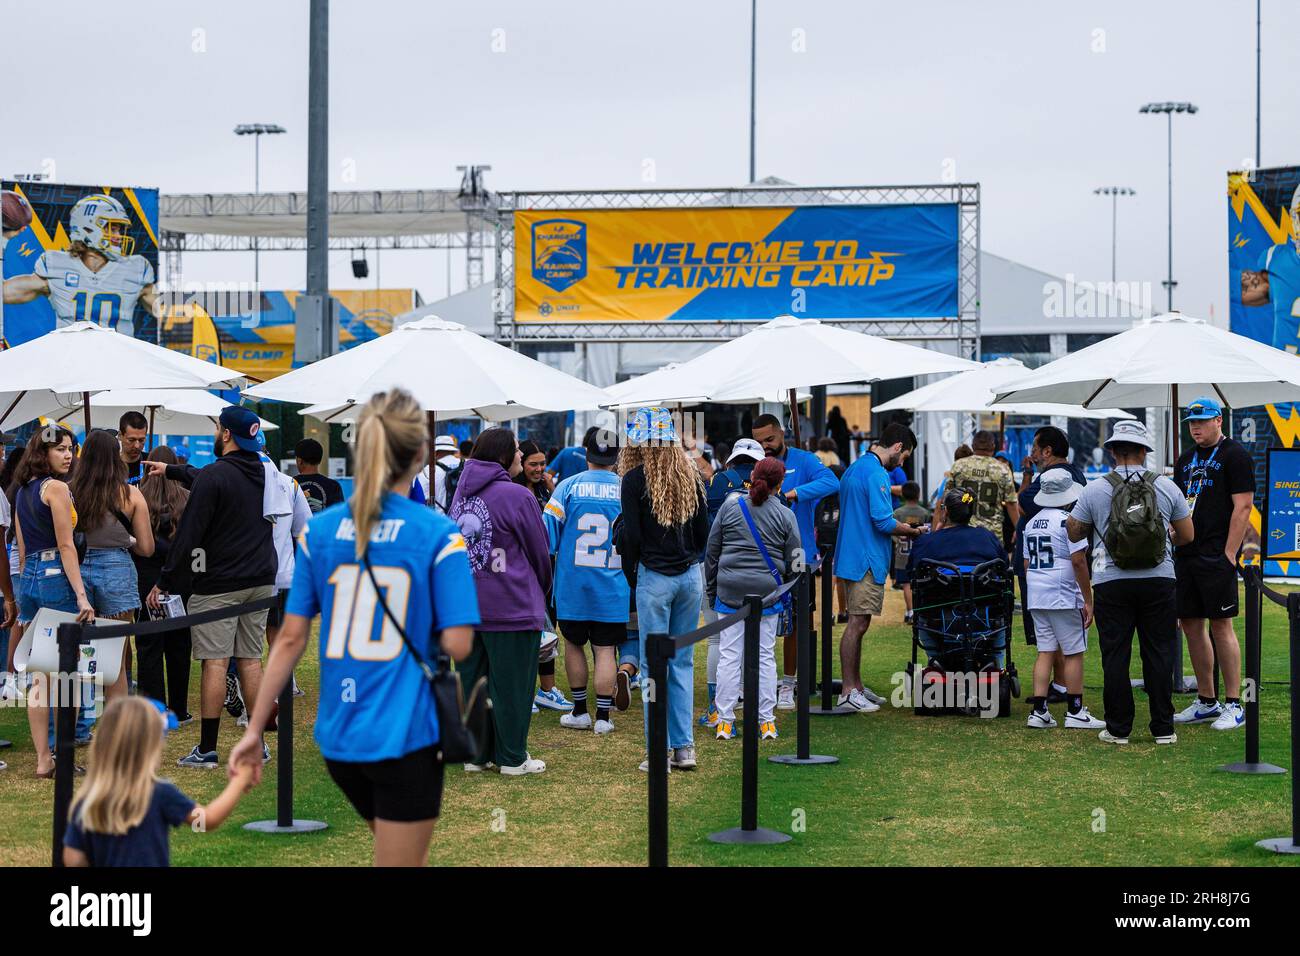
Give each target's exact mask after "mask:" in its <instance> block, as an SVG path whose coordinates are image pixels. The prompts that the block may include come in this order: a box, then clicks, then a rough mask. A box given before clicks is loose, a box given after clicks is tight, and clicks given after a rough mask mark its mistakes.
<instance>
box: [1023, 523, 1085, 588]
mask: <svg viewBox="0 0 1300 956" xmlns="http://www.w3.org/2000/svg"><path fill="white" fill-rule="evenodd" d="M1068 517H1069V515H1068V514H1067V513H1066V512H1064V511H1062V510H1061V509H1060V508H1044V509H1043V510H1042V511H1040V512H1038V514H1036V515H1034V516H1033V517H1032V518H1030V519H1029V521H1028V523H1027V524H1026V525H1025V543H1024V554H1025V584H1026V585H1027V586H1028V590H1029V604H1028V607H1029V609H1030V610H1031V611H1060V610H1069V609H1071V608H1080V607H1083V592H1082V591H1080V590H1079V582H1077V581H1076V580H1075V579H1074V565H1073V564H1072V563H1071V561H1070V555H1072V554H1074V553H1075V552H1076V551H1083V550H1084V549H1085V548H1087V547H1088V539H1087V538H1084V539H1083V540H1082V541H1071V540H1070V538H1069V536H1068V535H1067V534H1066V533H1065V519H1066V518H1068Z"/></svg>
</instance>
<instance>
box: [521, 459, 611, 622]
mask: <svg viewBox="0 0 1300 956" xmlns="http://www.w3.org/2000/svg"><path fill="white" fill-rule="evenodd" d="M620 489H621V483H620V481H619V477H618V475H616V474H614V473H613V472H612V471H584V472H580V473H578V474H576V475H573V476H572V477H570V478H565V479H564V480H563V481H561V482H560V483H559V484H558V485H556V486H555V492H554V494H552V495H551V500H550V501H548V502H547V503H546V507H545V508H544V509H543V510H542V517H543V518H544V519H545V521H546V533H547V534H548V535H549V536H550V539H551V553H552V554H554V555H555V611H556V613H557V614H558V615H559V617H560V620H562V621H604V622H606V623H611V624H616V623H617V624H621V623H625V622H626V621H627V619H628V605H629V603H630V601H629V597H628V587H627V579H626V578H624V577H623V562H622V561H621V560H620V558H619V554H618V552H617V551H616V550H614V543H613V542H612V541H610V528H612V527H613V524H614V519H615V518H617V517H618V516H619V515H620V514H622V511H623V507H622V504H621V502H620V499H619V493H620Z"/></svg>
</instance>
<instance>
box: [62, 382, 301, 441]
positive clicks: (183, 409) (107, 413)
mask: <svg viewBox="0 0 1300 956" xmlns="http://www.w3.org/2000/svg"><path fill="white" fill-rule="evenodd" d="M229 404H230V403H229V402H227V401H226V400H225V399H223V398H221V397H219V396H217V395H213V394H212V393H211V392H205V391H203V390H202V389H189V388H123V389H113V390H111V391H107V392H96V393H95V395H94V396H93V397H92V398H91V408H90V424H91V427H92V428H116V427H117V425H118V421H119V420H120V419H121V417H122V416H123V415H124V414H125V413H126V412H129V411H135V412H140V413H141V414H143V415H144V416H145V417H146V418H148V419H149V433H150V435H152V434H153V433H154V432H160V433H162V434H164V435H211V434H212V433H213V431H214V430H215V428H216V425H217V419H218V418H219V417H220V415H221V410H222V409H223V408H225V407H226V406H227V405H229ZM82 410H83V409H82V403H81V398H80V396H77V398H76V400H75V401H74V402H73V403H72V404H71V405H61V406H59V407H57V408H51V409H50V410H48V411H44V412H42V413H41V414H42V415H44V416H45V417H46V418H54V419H63V418H67V417H70V416H75V415H77V414H78V413H80V412H82ZM261 422H262V431H269V430H271V429H275V428H279V427H280V426H279V425H276V424H275V423H274V422H268V421H267V420H266V419H265V418H263V419H261Z"/></svg>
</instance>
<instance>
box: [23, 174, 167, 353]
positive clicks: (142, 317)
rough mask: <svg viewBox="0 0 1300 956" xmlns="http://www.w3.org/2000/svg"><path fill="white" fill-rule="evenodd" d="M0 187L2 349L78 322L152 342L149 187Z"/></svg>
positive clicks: (154, 229)
mask: <svg viewBox="0 0 1300 956" xmlns="http://www.w3.org/2000/svg"><path fill="white" fill-rule="evenodd" d="M3 189H4V190H5V196H4V212H5V218H6V222H5V232H4V235H5V239H4V242H5V247H4V338H5V341H6V342H7V344H8V345H20V344H22V343H23V342H26V341H28V340H30V339H34V338H36V337H38V336H40V335H44V334H45V333H46V332H49V331H51V330H52V329H54V328H55V327H56V326H63V325H68V324H70V323H72V322H77V321H82V320H88V321H91V322H97V323H98V324H100V325H103V326H106V327H108V328H112V329H116V330H117V331H119V332H123V333H125V334H127V335H134V336H135V337H137V338H142V339H147V340H149V341H154V340H155V339H156V337H157V334H158V333H157V323H156V321H155V319H154V309H155V306H156V297H157V295H158V288H157V275H158V191H157V190H156V189H132V188H117V187H112V188H106V187H101V186H69V185H62V184H54V183H41V182H5V183H3ZM11 217H12V218H11ZM24 220H26V223H25V225H24V224H23V222H24ZM11 225H12V226H21V228H18V229H14V230H11V229H10V228H9V227H10V226H11Z"/></svg>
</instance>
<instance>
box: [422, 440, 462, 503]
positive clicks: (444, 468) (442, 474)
mask: <svg viewBox="0 0 1300 956" xmlns="http://www.w3.org/2000/svg"><path fill="white" fill-rule="evenodd" d="M430 468H431V466H429V465H425V466H424V470H423V471H421V472H420V473H419V474H418V475H416V476H415V484H414V486H413V487H412V489H411V492H412V493H411V496H410V497H411V498H412V499H414V500H416V501H421V502H426V503H428V502H429V472H430ZM459 468H460V449H459V447H458V446H457V445H456V439H455V438H454V437H453V436H451V435H439V436H438V437H437V438H436V439H434V442H433V464H432V471H433V501H432V505H433V507H435V508H437V509H438V510H439V511H441V512H442V513H443V514H446V513H447V509H449V508H450V507H451V499H452V495H454V494H455V486H456V480H455V479H454V478H452V473H453V472H455V471H456V470H457V469H459ZM456 477H457V478H458V477H459V476H456ZM449 482H450V485H451V488H452V492H451V494H449V493H448V491H447V488H448V483H449Z"/></svg>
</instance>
